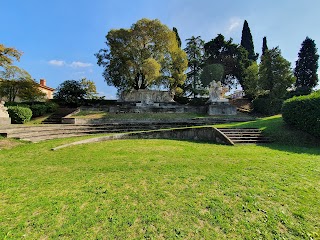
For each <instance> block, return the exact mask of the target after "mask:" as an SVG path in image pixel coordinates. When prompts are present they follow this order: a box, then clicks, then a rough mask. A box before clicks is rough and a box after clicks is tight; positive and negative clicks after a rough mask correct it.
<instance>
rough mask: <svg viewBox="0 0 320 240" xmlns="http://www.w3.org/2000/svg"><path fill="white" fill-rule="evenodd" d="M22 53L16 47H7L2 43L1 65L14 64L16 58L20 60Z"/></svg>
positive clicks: (0, 51)
mask: <svg viewBox="0 0 320 240" xmlns="http://www.w3.org/2000/svg"><path fill="white" fill-rule="evenodd" d="M21 55H22V53H21V52H19V51H18V50H16V49H15V48H10V47H6V46H4V45H3V44H0V67H3V66H5V65H12V63H13V61H14V59H15V60H17V61H19V60H20V57H21Z"/></svg>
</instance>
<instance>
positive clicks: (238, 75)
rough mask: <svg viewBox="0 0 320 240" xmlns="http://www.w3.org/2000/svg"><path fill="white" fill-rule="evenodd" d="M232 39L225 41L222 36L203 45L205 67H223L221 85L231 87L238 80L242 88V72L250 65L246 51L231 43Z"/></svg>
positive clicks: (219, 35)
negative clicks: (215, 65)
mask: <svg viewBox="0 0 320 240" xmlns="http://www.w3.org/2000/svg"><path fill="white" fill-rule="evenodd" d="M232 41H233V40H232V38H230V39H229V40H227V41H226V40H225V38H224V36H223V35H222V34H218V36H217V37H216V38H215V39H213V40H211V41H209V42H207V43H206V44H205V45H204V49H205V56H206V65H211V64H221V65H222V66H223V67H224V76H223V78H222V80H221V83H222V84H223V85H225V86H229V87H231V86H232V85H234V84H235V81H236V80H238V82H239V83H240V85H241V86H242V88H244V85H243V76H244V70H245V68H246V67H247V66H249V65H250V61H249V60H248V57H247V56H248V53H247V51H246V50H245V49H244V48H243V47H242V46H240V45H239V44H235V43H233V42H232Z"/></svg>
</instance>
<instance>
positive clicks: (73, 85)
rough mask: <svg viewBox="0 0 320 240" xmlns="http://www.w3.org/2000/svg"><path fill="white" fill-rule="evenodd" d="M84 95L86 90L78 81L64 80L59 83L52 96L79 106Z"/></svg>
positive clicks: (63, 102)
mask: <svg viewBox="0 0 320 240" xmlns="http://www.w3.org/2000/svg"><path fill="white" fill-rule="evenodd" d="M85 96H86V91H85V89H84V88H83V86H82V85H81V83H80V82H79V81H76V80H66V81H64V82H63V83H61V84H60V85H59V86H58V88H57V90H56V93H55V94H54V96H53V98H54V99H57V100H58V101H60V102H61V103H62V104H66V105H68V106H80V105H81V104H82V103H83V101H84V99H85Z"/></svg>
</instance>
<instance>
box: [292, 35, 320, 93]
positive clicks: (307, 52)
mask: <svg viewBox="0 0 320 240" xmlns="http://www.w3.org/2000/svg"><path fill="white" fill-rule="evenodd" d="M318 59H319V55H318V54H317V48H316V44H315V43H314V40H312V39H311V38H309V37H306V39H305V40H304V41H303V42H302V44H301V48H300V52H299V54H298V60H297V61H296V68H295V70H294V75H295V77H296V78H297V80H296V83H295V86H296V87H297V88H304V89H305V90H307V91H311V89H312V88H314V87H315V86H316V85H317V83H318V74H317V70H318Z"/></svg>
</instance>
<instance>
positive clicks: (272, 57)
mask: <svg viewBox="0 0 320 240" xmlns="http://www.w3.org/2000/svg"><path fill="white" fill-rule="evenodd" d="M259 77H260V79H259V83H260V88H261V89H262V90H264V91H266V92H267V93H268V94H269V96H270V97H271V98H282V97H284V95H285V93H286V92H287V88H289V87H291V86H292V84H293V83H294V80H295V79H294V76H293V74H292V71H291V68H290V62H289V61H287V60H286V59H284V58H283V57H282V55H281V51H280V49H279V48H278V47H276V48H272V49H270V50H267V51H266V52H265V55H264V56H263V61H261V63H260V67H259Z"/></svg>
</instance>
